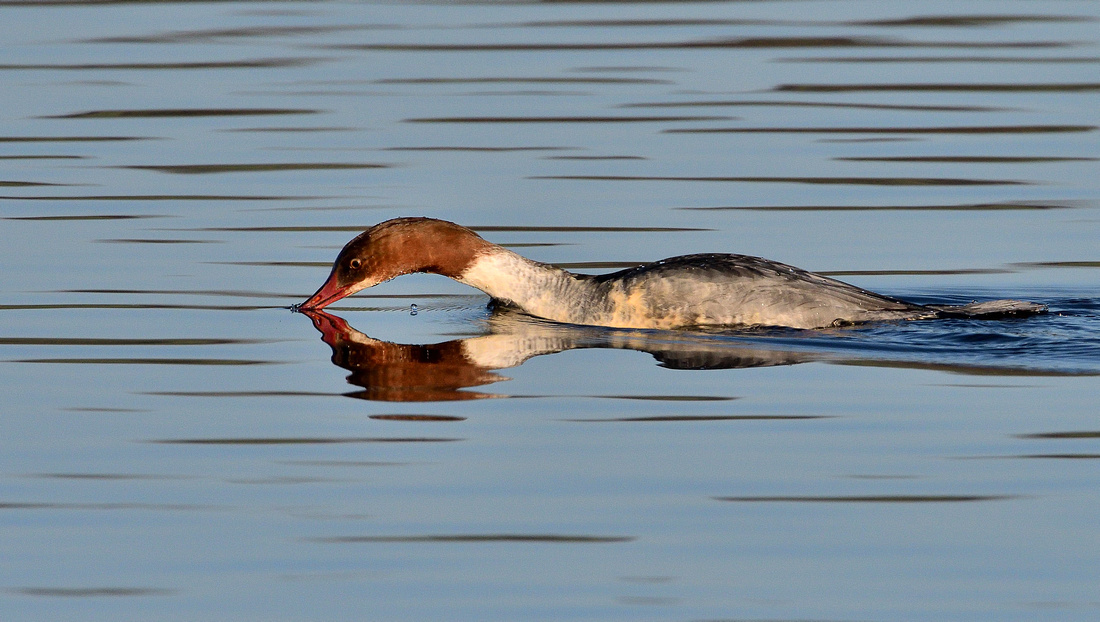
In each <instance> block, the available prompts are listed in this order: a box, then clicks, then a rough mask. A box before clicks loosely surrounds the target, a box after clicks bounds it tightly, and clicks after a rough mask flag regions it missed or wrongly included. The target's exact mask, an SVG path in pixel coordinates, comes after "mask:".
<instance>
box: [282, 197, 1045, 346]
mask: <svg viewBox="0 0 1100 622" xmlns="http://www.w3.org/2000/svg"><path fill="white" fill-rule="evenodd" d="M412 272H432V273H436V274H442V275H444V276H448V277H450V278H452V279H456V280H458V281H460V282H462V283H466V284H467V285H472V286H474V287H476V288H478V289H480V290H482V291H484V292H485V293H487V294H489V295H490V296H491V297H492V298H493V299H494V300H497V301H501V302H504V303H508V304H511V305H514V306H516V307H519V308H520V309H522V310H523V311H525V312H527V313H529V314H531V315H535V316H538V317H543V318H547V319H550V320H555V321H557V322H566V323H570V324H586V325H595V326H611V327H621V328H678V327H686V326H716V325H722V326H734V325H741V326H745V325H748V326H788V327H792V328H821V327H826V326H838V325H844V324H853V323H861V322H873V321H881V320H914V319H927V318H936V317H945V316H953V317H977V316H980V317H984V316H989V315H997V316H1004V315H1026V314H1031V313H1038V312H1041V311H1043V310H1045V307H1043V306H1042V305H1037V304H1033V303H1027V302H1021V301H1014V300H998V301H993V302H986V303H981V304H972V305H966V306H960V307H942V306H925V305H918V304H912V303H908V302H905V301H902V300H897V299H894V298H888V297H886V296H880V295H879V294H875V293H873V292H869V291H866V290H863V289H860V288H858V287H855V286H853V285H849V284H847V283H842V282H840V281H837V280H834V279H830V278H827V277H823V276H821V275H818V274H814V273H812V272H807V271H805V270H801V269H799V268H795V267H792V266H788V265H785V264H781V263H777V262H774V261H769V260H767V259H761V258H759V257H748V256H745V255H720V254H706V255H685V256H682V257H673V258H671V259H665V260H663V261H658V262H656V263H651V264H645V265H642V266H638V267H636V268H630V269H627V270H622V271H620V272H615V273H612V274H605V275H600V276H590V275H581V274H572V273H570V272H566V271H565V270H562V269H560V268H555V267H553V266H550V265H547V264H543V263H538V262H535V261H531V260H529V259H526V258H524V257H521V256H519V255H517V254H516V253H513V252H512V251H510V250H508V249H506V248H503V247H501V246H498V245H496V244H492V243H490V242H487V241H485V240H484V239H482V238H481V237H480V236H479V235H477V234H476V233H474V232H473V231H471V230H469V229H467V228H465V227H461V226H459V225H456V224H454V223H451V222H447V221H444V220H435V219H431V218H397V219H394V220H389V221H386V222H384V223H381V224H379V225H375V226H374V227H371V228H370V229H368V230H366V231H364V232H363V233H362V234H360V235H359V236H358V237H356V238H355V239H354V240H352V241H351V242H348V244H347V245H346V246H345V247H344V249H343V250H342V251H340V254H339V256H337V258H336V262H335V264H334V265H333V268H332V273H331V274H330V275H329V278H328V280H327V281H326V282H325V284H324V285H323V286H322V287H321V289H319V290H317V293H315V294H314V295H313V296H311V297H310V298H309V299H308V300H306V301H305V302H304V303H302V305H301V307H300V308H301V309H315V310H316V309H321V308H324V307H325V306H327V305H329V304H331V303H332V302H335V301H337V300H339V299H341V298H343V297H345V296H349V295H351V294H354V293H355V292H357V291H359V290H362V289H365V288H367V287H372V286H374V285H377V284H378V283H381V282H383V281H388V280H389V279H392V278H394V277H396V276H400V275H402V274H409V273H412Z"/></svg>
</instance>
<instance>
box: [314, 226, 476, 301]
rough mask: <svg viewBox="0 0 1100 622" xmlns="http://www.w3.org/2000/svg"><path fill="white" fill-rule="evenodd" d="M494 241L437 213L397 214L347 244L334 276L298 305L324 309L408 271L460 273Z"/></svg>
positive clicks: (449, 274) (454, 275)
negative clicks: (426, 215) (430, 215)
mask: <svg viewBox="0 0 1100 622" xmlns="http://www.w3.org/2000/svg"><path fill="white" fill-rule="evenodd" d="M491 246H492V245H491V244H490V243H489V242H486V241H485V240H484V239H482V238H481V236H479V235H478V234H476V233H474V232H473V231H471V230H470V229H467V228H466V227H462V226H460V225H456V224H455V223H453V222H448V221H446V220H436V219H434V218H395V219H393V220H387V221H386V222H383V223H380V224H377V225H375V226H373V227H371V228H370V229H367V230H366V231H364V232H363V233H360V234H359V235H358V236H356V237H355V239H353V240H352V241H350V242H348V243H347V245H345V246H344V248H343V250H341V251H340V254H339V255H337V256H336V262H335V263H334V264H333V265H332V273H331V274H329V277H328V280H326V281H325V284H324V285H322V286H321V289H319V290H317V293H315V294H313V295H312V296H310V297H309V299H308V300H306V301H305V302H303V303H302V304H300V305H298V307H297V309H300V310H309V309H323V308H324V307H326V306H328V305H330V304H332V303H334V302H336V301H337V300H340V299H341V298H344V297H346V296H350V295H352V294H354V293H355V292H358V291H360V290H363V289H366V288H368V287H373V286H375V285H378V284H379V283H382V282H385V281H388V280H390V279H392V278H394V277H397V276H401V275H402V274H410V273H413V272H432V273H435V274H442V275H444V276H448V277H451V278H458V277H459V276H460V275H461V274H462V273H463V272H464V271H465V270H466V268H467V267H468V266H469V265H470V263H471V262H472V261H473V259H474V258H475V257H476V256H477V255H478V254H479V253H481V252H483V251H485V250H486V249H488V248H489V247H491Z"/></svg>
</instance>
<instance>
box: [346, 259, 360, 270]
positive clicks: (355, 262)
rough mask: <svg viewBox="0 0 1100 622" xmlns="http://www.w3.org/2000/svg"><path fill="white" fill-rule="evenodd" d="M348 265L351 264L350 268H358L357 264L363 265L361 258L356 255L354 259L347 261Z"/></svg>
mask: <svg viewBox="0 0 1100 622" xmlns="http://www.w3.org/2000/svg"><path fill="white" fill-rule="evenodd" d="M348 265H349V266H351V269H352V270H358V269H359V266H361V265H363V260H362V259H359V258H358V257H356V258H355V259H352V260H351V261H349V262H348Z"/></svg>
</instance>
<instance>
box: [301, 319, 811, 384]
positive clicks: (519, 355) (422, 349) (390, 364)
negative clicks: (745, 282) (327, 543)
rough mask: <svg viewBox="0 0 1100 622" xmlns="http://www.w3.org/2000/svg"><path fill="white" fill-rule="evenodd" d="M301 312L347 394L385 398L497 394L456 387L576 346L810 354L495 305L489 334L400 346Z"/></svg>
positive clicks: (681, 356)
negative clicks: (563, 320)
mask: <svg viewBox="0 0 1100 622" xmlns="http://www.w3.org/2000/svg"><path fill="white" fill-rule="evenodd" d="M303 313H305V314H306V315H308V316H309V317H310V319H312V320H313V325H314V326H315V327H316V328H317V330H318V331H320V332H321V339H322V340H323V341H324V342H325V343H327V344H328V345H329V346H330V347H331V348H332V362H333V363H335V364H336V365H338V366H340V367H343V368H344V369H347V370H348V371H350V372H351V374H350V375H349V376H348V382H349V383H350V384H354V385H358V386H360V387H363V389H364V390H363V391H359V392H355V393H352V394H351V396H352V397H358V398H362V399H368V400H378V401H388V402H420V401H445V400H466V399H477V398H484V397H494V396H493V395H492V394H488V393H479V392H474V391H462V390H460V389H464V388H467V387H477V386H482V385H486V384H490V383H493V382H498V381H500V380H506V379H507V378H505V377H504V376H501V375H499V374H496V373H494V370H497V369H504V368H507V367H515V366H517V365H519V364H521V363H523V362H524V361H526V360H527V359H529V358H531V357H533V356H538V355H541V354H552V353H555V352H561V351H564V350H571V349H575V348H618V349H629V350H639V351H642V352H648V353H650V354H652V355H653V356H654V357H655V358H656V359H657V360H658V361H660V362H661V364H662V365H664V366H665V367H671V368H674V369H726V368H736V367H761V366H771V365H790V364H794V363H800V362H804V361H808V360H812V359H813V358H814V357H812V356H811V355H809V354H803V353H797V352H784V351H778V350H759V349H753V348H745V347H738V346H736V345H733V344H731V343H728V342H724V341H721V340H720V339H708V338H706V337H705V336H702V335H700V336H697V337H695V338H689V337H687V336H684V337H683V338H681V339H676V340H661V339H660V338H657V337H655V336H653V335H646V334H644V333H633V332H622V331H607V330H604V329H599V328H587V327H583V326H565V325H561V324H552V323H549V322H543V321H541V320H538V319H535V318H531V317H529V316H525V315H522V314H520V313H516V312H515V311H514V310H511V309H497V310H495V311H494V312H493V314H492V315H491V316H490V318H489V321H488V328H489V331H490V332H489V333H488V334H485V335H481V336H478V337H470V338H468V339H455V340H452V341H444V342H442V343H434V344H424V345H417V344H400V343H391V342H388V341H380V340H378V339H372V338H371V337H368V336H366V335H364V334H363V333H361V332H359V331H357V330H355V329H354V328H352V327H351V326H349V325H348V323H347V322H345V321H344V320H343V319H342V318H339V317H337V316H334V315H330V314H328V313H325V312H324V311H313V310H306V311H303Z"/></svg>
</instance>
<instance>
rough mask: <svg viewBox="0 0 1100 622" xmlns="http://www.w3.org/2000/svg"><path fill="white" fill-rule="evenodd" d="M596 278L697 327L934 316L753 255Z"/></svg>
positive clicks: (702, 257) (688, 259) (676, 262)
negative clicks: (648, 298)
mask: <svg viewBox="0 0 1100 622" xmlns="http://www.w3.org/2000/svg"><path fill="white" fill-rule="evenodd" d="M593 278H594V279H595V280H596V281H597V282H600V283H603V284H606V285H607V286H608V287H619V286H621V287H622V288H623V289H624V291H627V292H630V291H634V292H643V293H644V292H652V293H653V294H654V295H653V300H654V301H660V302H659V304H661V305H662V306H663V308H656V307H655V308H654V309H653V311H654V312H655V313H664V314H669V313H680V314H682V315H683V316H685V317H687V318H689V321H688V322H687V323H695V324H765V325H776V326H792V327H796V328H815V327H822V326H830V325H835V324H838V323H855V322H867V321H875V320H885V319H900V318H913V317H924V316H930V315H934V312H933V311H932V310H930V309H927V308H925V307H922V306H920V305H915V304H910V303H908V302H905V301H903V300H898V299H896V298H890V297H888V296H882V295H880V294H876V293H874V292H870V291H867V290H865V289H861V288H859V287H856V286H854V285H849V284H848V283H844V282H842V281H838V280H836V279H831V278H828V277H825V276H821V275H819V274H814V273H813V272H808V271H806V270H802V269H801V268H796V267H794V266H789V265H786V264H782V263H779V262H775V261H770V260H767V259H763V258H760V257H752V256H748V255H727V254H698V255H684V256H680V257H672V258H669V259H665V260H663V261H659V262H656V263H652V264H646V265H644V266H638V267H637V268H629V269H627V270H621V271H619V272H616V273H613V274H607V275H602V276H598V277H593ZM643 295H644V294H643ZM669 301H674V302H673V303H672V304H671V305H670V303H669ZM655 304H657V303H656V302H655ZM692 317H694V320H691V319H690V318H692Z"/></svg>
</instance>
